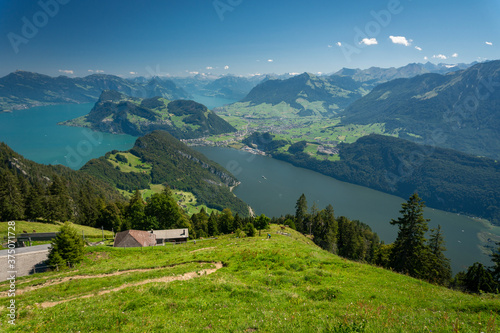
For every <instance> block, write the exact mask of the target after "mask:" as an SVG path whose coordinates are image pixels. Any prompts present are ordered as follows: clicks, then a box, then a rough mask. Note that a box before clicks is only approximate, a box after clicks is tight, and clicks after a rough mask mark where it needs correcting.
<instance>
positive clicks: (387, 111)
mask: <svg viewBox="0 0 500 333" xmlns="http://www.w3.org/2000/svg"><path fill="white" fill-rule="evenodd" d="M343 116H344V118H343V119H342V122H343V123H345V124H372V123H385V126H386V130H387V131H391V130H395V129H400V130H401V135H402V136H403V137H405V138H407V139H409V140H413V141H417V142H426V143H429V144H433V145H436V146H441V147H446V148H452V149H456V150H459V151H463V152H467V153H470V154H473V155H476V156H488V157H491V158H496V159H498V158H500V61H490V62H485V63H480V64H476V65H474V66H472V67H470V68H468V69H466V70H461V71H456V72H451V73H447V74H444V75H442V74H424V75H419V76H416V77H413V78H409V79H397V80H392V81H389V82H387V83H383V84H380V85H378V86H377V87H375V88H374V89H373V90H372V91H371V92H370V93H369V94H368V95H366V96H364V97H363V98H361V99H359V100H358V101H355V102H354V103H352V104H351V105H350V106H349V107H348V108H347V109H346V110H345V112H344V113H343Z"/></svg>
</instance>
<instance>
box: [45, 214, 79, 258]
mask: <svg viewBox="0 0 500 333" xmlns="http://www.w3.org/2000/svg"><path fill="white" fill-rule="evenodd" d="M83 253H84V244H83V240H82V237H81V236H80V235H78V233H77V231H76V229H75V228H73V227H72V226H71V225H70V224H69V222H66V223H64V225H63V226H62V227H61V230H60V231H59V233H58V234H57V236H56V238H54V240H53V241H52V247H51V250H50V252H49V260H48V263H49V265H51V266H56V265H57V267H59V268H63V267H66V265H67V263H69V264H70V265H75V264H77V263H79V262H81V261H82V260H83Z"/></svg>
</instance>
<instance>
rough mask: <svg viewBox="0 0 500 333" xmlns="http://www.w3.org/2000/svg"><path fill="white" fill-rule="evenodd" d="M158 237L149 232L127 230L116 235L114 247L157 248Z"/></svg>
mask: <svg viewBox="0 0 500 333" xmlns="http://www.w3.org/2000/svg"><path fill="white" fill-rule="evenodd" d="M155 245H156V235H155V234H152V233H150V232H149V231H142V230H126V231H122V232H119V233H117V234H116V236H115V242H114V244H113V246H114V247H143V246H155Z"/></svg>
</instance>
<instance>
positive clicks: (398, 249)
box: [390, 193, 429, 278]
mask: <svg viewBox="0 0 500 333" xmlns="http://www.w3.org/2000/svg"><path fill="white" fill-rule="evenodd" d="M424 207H425V205H424V202H423V201H422V199H420V197H419V196H418V194H417V193H414V194H413V195H412V196H411V197H410V198H409V199H408V201H407V202H405V203H403V204H402V209H401V210H400V213H401V215H402V216H401V217H399V218H398V219H397V220H392V221H391V224H392V225H397V226H398V227H399V231H398V236H397V238H396V241H395V242H394V247H393V248H392V251H391V260H390V262H391V264H390V265H391V268H393V269H394V270H395V271H397V272H400V273H403V274H408V275H410V276H413V277H416V278H423V277H424V276H425V271H426V269H427V267H426V263H427V257H428V255H429V250H428V247H427V245H426V239H425V233H426V232H427V230H428V226H427V223H428V221H429V220H426V219H425V218H424V216H423V209H424Z"/></svg>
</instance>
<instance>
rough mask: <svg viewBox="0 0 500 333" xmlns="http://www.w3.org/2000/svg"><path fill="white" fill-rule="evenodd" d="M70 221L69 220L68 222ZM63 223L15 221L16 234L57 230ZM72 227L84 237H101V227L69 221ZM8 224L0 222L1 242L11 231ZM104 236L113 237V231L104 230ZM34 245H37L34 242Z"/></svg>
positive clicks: (3, 241)
mask: <svg viewBox="0 0 500 333" xmlns="http://www.w3.org/2000/svg"><path fill="white" fill-rule="evenodd" d="M70 223H71V222H70ZM62 225H63V223H61V222H54V223H39V222H26V221H16V226H15V227H16V230H15V233H16V234H20V233H23V232H24V231H26V232H28V233H32V232H33V230H36V232H37V233H39V232H59V229H60V228H61V226H62ZM71 225H72V226H73V227H75V229H76V230H77V232H78V234H79V235H81V234H82V232H83V234H84V235H85V238H101V237H102V230H101V229H96V228H92V227H87V226H84V225H78V224H73V223H71ZM8 228H9V225H8V222H0V241H1V242H2V243H6V241H5V239H6V237H7V236H8V231H11V232H12V229H11V230H9V229H8ZM104 236H105V237H113V233H112V232H111V231H107V230H104ZM44 243H49V242H44ZM34 245H38V243H37V244H34Z"/></svg>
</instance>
